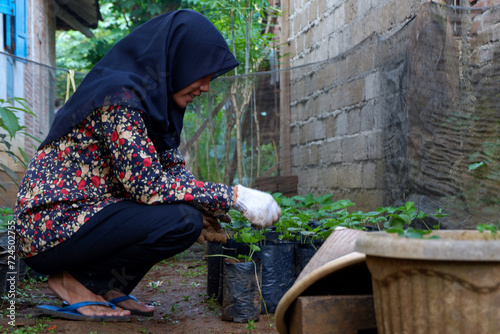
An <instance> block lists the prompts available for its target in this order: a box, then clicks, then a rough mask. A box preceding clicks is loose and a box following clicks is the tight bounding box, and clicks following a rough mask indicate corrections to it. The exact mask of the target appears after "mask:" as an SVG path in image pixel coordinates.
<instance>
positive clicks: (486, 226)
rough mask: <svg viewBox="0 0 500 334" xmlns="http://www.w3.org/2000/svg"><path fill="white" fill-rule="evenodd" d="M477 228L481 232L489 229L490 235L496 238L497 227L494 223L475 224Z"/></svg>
mask: <svg viewBox="0 0 500 334" xmlns="http://www.w3.org/2000/svg"><path fill="white" fill-rule="evenodd" d="M476 228H477V230H478V231H479V232H481V233H484V232H486V231H490V232H491V235H492V236H493V239H494V240H497V231H498V228H497V227H496V225H494V224H479V225H477V227H476Z"/></svg>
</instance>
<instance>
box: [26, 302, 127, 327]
mask: <svg viewBox="0 0 500 334" xmlns="http://www.w3.org/2000/svg"><path fill="white" fill-rule="evenodd" d="M89 305H102V306H108V307H111V308H112V309H113V310H114V309H115V305H113V304H111V303H103V302H92V301H89V302H81V303H75V304H73V305H69V306H65V307H57V306H52V305H38V306H37V307H36V310H37V311H38V312H39V313H40V314H42V315H50V316H52V317H57V318H62V319H68V320H84V321H107V322H119V321H130V320H131V319H132V318H131V317H130V316H116V317H115V316H97V315H83V314H81V313H80V312H78V309H79V308H80V307H83V306H89Z"/></svg>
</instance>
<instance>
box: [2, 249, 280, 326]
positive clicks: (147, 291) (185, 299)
mask: <svg viewBox="0 0 500 334" xmlns="http://www.w3.org/2000/svg"><path fill="white" fill-rule="evenodd" d="M204 254H205V246H202V245H199V244H195V245H193V246H192V247H191V248H190V249H188V250H187V251H185V252H184V253H182V254H179V255H177V256H175V257H173V258H170V259H167V260H165V261H162V262H161V263H158V264H157V265H155V266H154V267H153V268H152V269H151V271H150V272H149V273H148V274H147V275H146V277H145V278H144V279H143V280H142V281H141V283H140V284H139V285H138V286H137V287H136V288H135V290H134V291H133V292H132V295H134V296H135V297H136V298H138V299H139V300H140V301H143V302H145V303H146V304H152V305H155V314H154V316H153V317H137V316H134V317H133V318H132V321H130V322H121V323H112V322H90V321H71V320H64V319H58V318H50V317H42V316H40V315H39V314H38V312H37V311H36V310H35V307H36V305H40V304H49V305H61V303H62V301H61V300H60V299H59V298H58V297H57V296H56V295H55V294H54V293H53V292H52V291H51V290H50V289H49V287H48V285H47V283H46V282H37V281H35V280H33V279H25V280H24V281H22V282H21V283H20V287H19V289H18V291H17V296H16V299H15V300H16V303H15V306H16V318H15V326H14V327H12V326H10V325H9V324H8V321H9V319H8V318H7V317H6V315H7V311H6V309H7V306H8V305H9V304H8V302H9V300H7V299H3V300H2V301H1V305H0V310H1V314H2V315H1V318H0V333H72V334H73V333H77V334H78V333H85V334H90V333H92V334H96V333H99V334H101V333H104V334H108V333H111V334H112V333H120V334H124V333H154V334H156V333H186V334H192V333H216V334H219V333H234V334H236V333H262V334H264V333H278V331H277V330H276V327H275V324H274V315H273V314H270V315H266V314H261V315H260V319H259V321H255V322H253V323H248V322H247V323H234V322H228V321H222V320H221V313H222V309H221V306H220V305H219V304H218V303H217V302H216V300H214V299H213V298H210V297H208V296H207V292H206V291H207V261H206V259H205V258H204Z"/></svg>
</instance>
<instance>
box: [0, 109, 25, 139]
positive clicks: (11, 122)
mask: <svg viewBox="0 0 500 334" xmlns="http://www.w3.org/2000/svg"><path fill="white" fill-rule="evenodd" d="M0 118H1V119H2V121H3V124H2V128H3V129H4V130H6V131H7V132H8V133H9V135H10V138H13V137H14V136H15V135H16V133H17V132H18V131H19V130H20V126H19V121H18V118H17V116H16V114H15V113H14V112H12V111H11V110H9V109H8V108H5V107H0Z"/></svg>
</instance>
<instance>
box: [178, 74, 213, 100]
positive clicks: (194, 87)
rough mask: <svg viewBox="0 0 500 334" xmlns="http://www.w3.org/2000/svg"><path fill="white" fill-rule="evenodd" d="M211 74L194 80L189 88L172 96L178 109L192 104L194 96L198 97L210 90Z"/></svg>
mask: <svg viewBox="0 0 500 334" xmlns="http://www.w3.org/2000/svg"><path fill="white" fill-rule="evenodd" d="M212 75H213V74H210V75H207V76H206V77H203V78H201V79H199V80H196V81H195V82H193V83H192V84H190V85H189V86H187V87H185V88H183V89H181V90H180V91H178V92H177V93H175V94H174V101H175V103H176V104H177V105H178V106H179V107H180V108H186V106H187V105H188V103H191V102H193V98H194V97H195V96H200V95H201V93H202V92H208V90H209V89H210V78H211V77H212Z"/></svg>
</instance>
